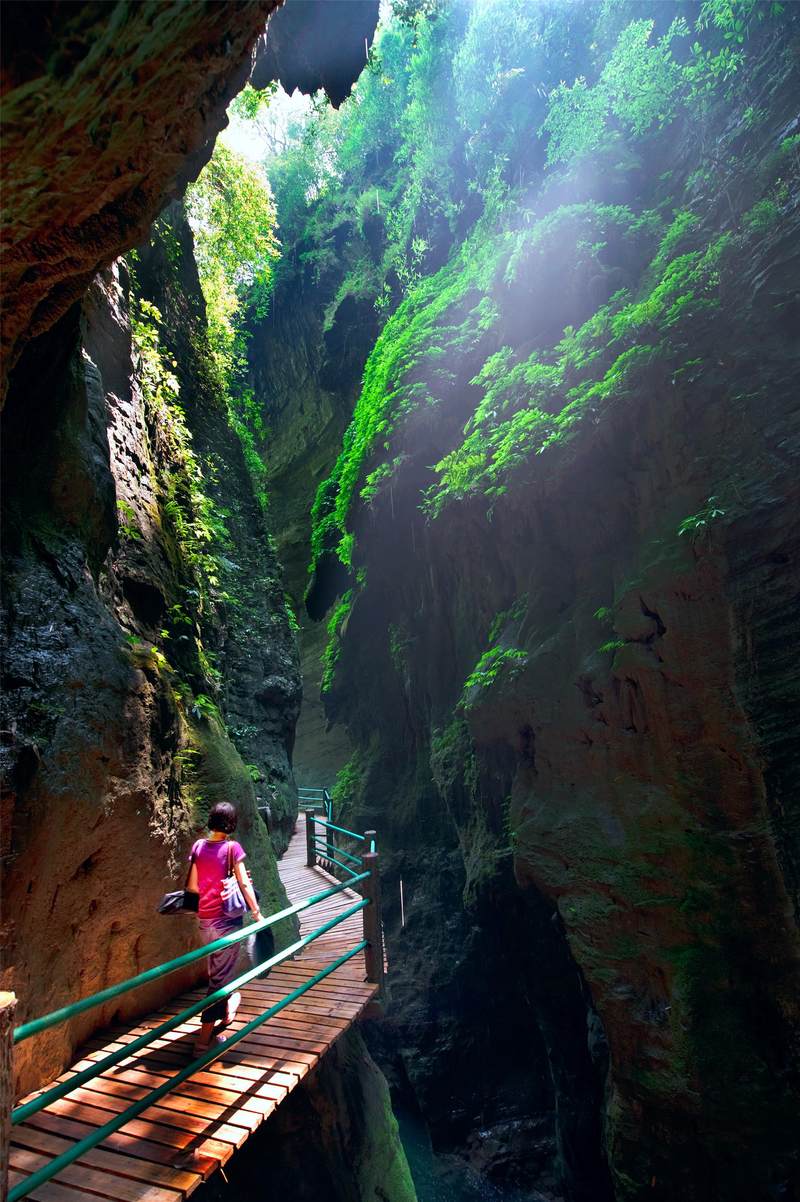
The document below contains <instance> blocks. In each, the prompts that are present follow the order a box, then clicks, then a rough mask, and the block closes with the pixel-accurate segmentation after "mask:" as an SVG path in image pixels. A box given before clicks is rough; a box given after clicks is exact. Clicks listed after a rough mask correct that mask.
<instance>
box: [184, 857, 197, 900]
mask: <svg viewBox="0 0 800 1202" xmlns="http://www.w3.org/2000/svg"><path fill="white" fill-rule="evenodd" d="M186 889H187V891H188V892H189V893H199V892H200V887H199V884H198V881H197V865H196V864H195V862H194V860H192V866H191V868H190V869H189V875H188V876H187V878H186Z"/></svg>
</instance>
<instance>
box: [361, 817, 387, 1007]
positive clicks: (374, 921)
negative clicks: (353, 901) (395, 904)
mask: <svg viewBox="0 0 800 1202" xmlns="http://www.w3.org/2000/svg"><path fill="white" fill-rule="evenodd" d="M374 838H375V832H374V831H366V832H365V835H364V839H365V842H366V847H367V850H366V851H365V852H364V855H363V856H362V857H361V859H362V862H363V865H364V871H365V872H367V871H368V872H369V876H368V877H367V879H366V880H365V881H362V884H361V892H362V894H363V896H364V897H365V898H366V899H367V901H368V902H369V905H368V906H365V907H364V911H363V914H364V939H365V940H366V943H367V946H366V947H365V948H364V965H365V967H366V971H367V980H368V981H372V982H373V983H374V984H375V985H377V986H378V993H379V994H381V993H383V922H382V918H381V881H380V877H379V875H378V853H377V851H370V850H369V848H370V846H371V842H370V841H371V840H373V839H374Z"/></svg>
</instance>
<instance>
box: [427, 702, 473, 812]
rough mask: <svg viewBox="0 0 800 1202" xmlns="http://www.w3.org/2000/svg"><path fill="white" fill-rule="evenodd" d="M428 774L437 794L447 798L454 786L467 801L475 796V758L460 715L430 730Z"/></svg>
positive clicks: (470, 739)
mask: <svg viewBox="0 0 800 1202" xmlns="http://www.w3.org/2000/svg"><path fill="white" fill-rule="evenodd" d="M430 765H431V776H432V777H433V781H434V784H435V785H436V788H437V789H438V790H439V794H440V795H441V797H442V798H444V799H445V800H446V801H449V800H450V799H451V798H452V796H453V792H454V790H455V788H456V786H457V785H460V786H461V787H463V789H464V792H465V793H466V795H467V797H468V798H469V799H470V801H475V800H476V798H477V796H478V761H477V759H476V757H475V746H474V744H473V742H472V737H471V735H470V733H469V727H468V726H467V724H466V722H465V721H464V719H463V718H461V717H458V718H456V719H454V720H453V721H452V722H451V723H450V724H449V725H448V726H445V727H444V728H443V729H434V730H433V731H431V750H430Z"/></svg>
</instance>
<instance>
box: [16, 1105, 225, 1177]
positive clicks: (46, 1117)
mask: <svg viewBox="0 0 800 1202" xmlns="http://www.w3.org/2000/svg"><path fill="white" fill-rule="evenodd" d="M115 1101H116V1102H117V1109H116V1110H115V1109H113V1108H106V1107H103V1108H101V1107H100V1106H94V1105H92V1104H91V1103H88V1102H82V1103H81V1104H80V1105H77V1104H76V1103H74V1102H67V1101H66V1100H65V1099H64V1098H60V1099H58V1100H57V1101H55V1102H53V1103H52V1105H50V1106H48V1108H47V1110H45V1111H41V1112H40V1113H39V1114H34V1115H32V1116H31V1118H30V1119H29V1120H28V1121H29V1122H30V1124H31V1126H33V1127H37V1126H42V1127H45V1129H47V1124H49V1123H50V1121H51V1119H52V1118H53V1117H54V1116H58V1117H61V1118H63V1119H66V1120H69V1121H73V1122H76V1123H81V1124H86V1125H87V1126H90V1127H102V1126H103V1125H104V1124H105V1123H107V1122H108V1121H109V1118H110V1116H111V1115H112V1114H121V1113H122V1112H123V1110H125V1108H126V1106H127V1105H128V1103H127V1102H124V1101H123V1100H122V1099H121V1098H117V1099H115ZM208 1129H209V1124H208V1123H206V1122H203V1123H202V1125H201V1130H200V1132H199V1133H196V1132H194V1131H191V1130H187V1129H181V1128H180V1127H173V1126H168V1125H167V1124H165V1123H158V1122H153V1121H152V1120H146V1119H141V1118H139V1119H131V1120H130V1122H128V1123H126V1124H125V1126H124V1127H121V1128H120V1130H119V1131H118V1132H117V1133H116V1134H117V1135H120V1136H125V1137H128V1138H133V1139H135V1140H137V1141H139V1140H141V1141H142V1142H144V1143H148V1144H149V1143H153V1144H160V1145H161V1146H162V1147H164V1148H173V1149H176V1148H177V1149H179V1150H180V1151H182V1152H185V1151H187V1150H193V1151H195V1152H197V1153H198V1154H201V1155H203V1156H208V1157H209V1158H210V1159H213V1160H215V1161H217V1162H218V1163H220V1164H225V1162H226V1161H227V1160H228V1159H229V1158H230V1157H231V1156H232V1155H233V1153H234V1151H235V1150H236V1148H237V1147H239V1146H240V1145H241V1144H242V1143H244V1141H245V1139H246V1138H247V1132H246V1131H245V1130H244V1129H243V1128H238V1129H237V1130H238V1138H237V1137H234V1136H233V1135H232V1133H231V1134H229V1136H228V1138H227V1139H226V1138H224V1137H223V1136H222V1135H220V1134H219V1132H215V1134H214V1136H211V1135H207V1134H206V1131H207V1130H208ZM84 1134H86V1132H84ZM109 1138H110V1139H114V1138H115V1136H110V1137H109ZM105 1142H108V1141H105ZM109 1146H111V1145H110V1144H109ZM192 1167H193V1166H192ZM197 1171H198V1172H199V1171H200V1169H199V1168H198V1169H197Z"/></svg>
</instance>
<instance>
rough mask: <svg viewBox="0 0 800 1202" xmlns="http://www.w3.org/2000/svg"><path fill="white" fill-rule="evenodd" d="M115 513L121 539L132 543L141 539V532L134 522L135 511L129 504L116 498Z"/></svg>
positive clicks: (135, 521)
mask: <svg viewBox="0 0 800 1202" xmlns="http://www.w3.org/2000/svg"><path fill="white" fill-rule="evenodd" d="M117 512H118V514H119V517H120V523H119V530H120V534H121V535H122V537H123V538H127V539H130V540H131V541H134V542H135V541H137V540H139V539H141V537H142V532H141V530H140V529H139V524H138V522H137V520H136V510H135V509H134V508H133V506H132V505H131V504H130V502H129V501H125V500H122V499H121V498H119V497H118V498H117Z"/></svg>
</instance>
